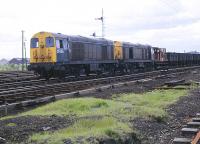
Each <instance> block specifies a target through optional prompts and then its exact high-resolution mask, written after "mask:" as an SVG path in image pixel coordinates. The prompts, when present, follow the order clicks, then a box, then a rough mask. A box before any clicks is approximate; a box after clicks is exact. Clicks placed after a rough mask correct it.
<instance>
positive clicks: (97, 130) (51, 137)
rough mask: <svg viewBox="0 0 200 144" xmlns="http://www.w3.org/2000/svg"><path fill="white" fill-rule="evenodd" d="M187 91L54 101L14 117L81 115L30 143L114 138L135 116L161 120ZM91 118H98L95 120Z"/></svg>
mask: <svg viewBox="0 0 200 144" xmlns="http://www.w3.org/2000/svg"><path fill="white" fill-rule="evenodd" d="M187 91H188V90H187V89H185V90H175V89H169V90H155V91H152V92H147V93H143V94H133V93H130V94H118V95H113V97H112V99H111V100H108V99H98V98H71V99H66V100H60V101H56V102H53V103H51V104H48V105H45V106H42V107H38V108H36V109H34V110H31V111H28V112H25V113H22V114H20V115H17V116H27V115H32V116H48V115H58V116H67V115H70V114H73V115H76V116H77V117H79V118H80V120H78V121H76V122H75V123H74V125H72V126H71V127H68V128H63V129H60V130H57V131H55V132H44V133H36V134H33V135H32V136H31V137H30V138H29V141H30V142H36V143H51V144H54V143H61V142H62V143H63V140H64V139H66V138H71V139H76V138H77V137H80V136H83V137H85V138H87V137H90V136H93V137H99V136H103V137H106V136H107V137H114V138H116V137H119V135H121V134H123V133H127V132H128V133H129V132H131V129H130V128H129V121H130V120H132V119H134V118H136V117H143V118H154V119H156V120H158V121H163V120H164V118H166V117H167V113H166V111H165V108H166V107H167V106H168V105H170V104H172V103H175V102H176V101H177V100H178V99H179V98H180V97H181V96H185V95H187ZM93 117H100V118H98V119H94V118H93ZM83 118H86V119H83ZM4 119H5V118H4ZM132 132H133V130H132Z"/></svg>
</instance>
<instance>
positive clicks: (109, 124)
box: [30, 117, 131, 144]
mask: <svg viewBox="0 0 200 144" xmlns="http://www.w3.org/2000/svg"><path fill="white" fill-rule="evenodd" d="M122 132H131V129H130V128H129V127H128V125H127V124H124V123H122V122H119V121H118V120H116V119H115V118H113V117H104V118H98V119H82V120H79V121H77V122H76V123H75V124H74V125H72V126H71V127H68V128H65V129H62V130H58V131H56V132H54V133H52V132H45V133H39V134H34V135H33V136H32V137H31V138H30V142H37V143H38V142H39V143H45V142H46V143H52V144H54V143H55V144H58V143H63V142H62V140H63V139H66V138H71V139H73V138H78V137H80V136H81V137H85V138H89V137H97V136H99V137H102V136H105V137H106V136H114V137H115V138H117V136H118V135H117V134H118V133H122Z"/></svg>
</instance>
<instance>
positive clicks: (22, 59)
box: [22, 30, 24, 71]
mask: <svg viewBox="0 0 200 144" xmlns="http://www.w3.org/2000/svg"><path fill="white" fill-rule="evenodd" d="M22 71H24V31H23V30H22Z"/></svg>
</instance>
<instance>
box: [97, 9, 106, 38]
mask: <svg viewBox="0 0 200 144" xmlns="http://www.w3.org/2000/svg"><path fill="white" fill-rule="evenodd" d="M103 14H104V13H103V8H102V15H101V17H100V18H95V20H100V21H101V24H102V35H101V36H102V38H104V37H105V27H104V15H103Z"/></svg>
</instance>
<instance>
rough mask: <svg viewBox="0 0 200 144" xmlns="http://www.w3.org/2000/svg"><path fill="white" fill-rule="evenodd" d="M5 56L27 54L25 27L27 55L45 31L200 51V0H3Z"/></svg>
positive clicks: (0, 40)
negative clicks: (34, 37)
mask: <svg viewBox="0 0 200 144" xmlns="http://www.w3.org/2000/svg"><path fill="white" fill-rule="evenodd" d="M0 2H1V4H0V48H1V52H0V58H12V57H21V30H24V31H25V37H26V40H27V41H26V47H27V55H28V57H29V55H30V54H29V48H30V46H29V45H30V42H29V41H30V38H31V36H32V35H33V34H34V33H37V32H39V31H48V32H56V33H63V34H68V35H82V36H90V35H91V34H92V33H93V32H96V34H97V35H101V22H100V21H97V20H94V19H95V18H97V17H100V16H101V9H102V8H104V14H105V31H106V32H105V34H106V38H108V39H111V40H121V41H128V42H132V43H142V44H149V45H152V46H158V47H162V48H167V51H176V52H184V51H185V52H188V51H200V0H0Z"/></svg>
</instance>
